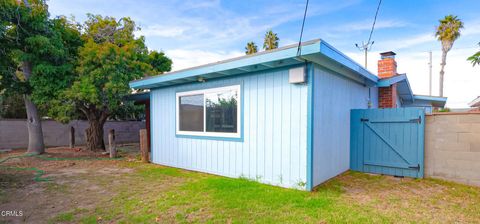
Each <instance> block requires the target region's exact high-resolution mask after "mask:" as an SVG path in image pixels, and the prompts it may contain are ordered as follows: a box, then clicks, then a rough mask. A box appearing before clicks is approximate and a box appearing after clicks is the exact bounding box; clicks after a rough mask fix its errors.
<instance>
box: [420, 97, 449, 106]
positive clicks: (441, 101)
mask: <svg viewBox="0 0 480 224" xmlns="http://www.w3.org/2000/svg"><path fill="white" fill-rule="evenodd" d="M413 98H414V99H415V100H414V103H417V102H429V103H431V104H432V106H434V107H445V104H446V103H447V97H440V96H424V95H413Z"/></svg>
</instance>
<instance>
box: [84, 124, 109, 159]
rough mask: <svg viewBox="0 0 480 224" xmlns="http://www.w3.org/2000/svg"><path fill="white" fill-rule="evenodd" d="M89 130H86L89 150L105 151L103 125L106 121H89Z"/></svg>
mask: <svg viewBox="0 0 480 224" xmlns="http://www.w3.org/2000/svg"><path fill="white" fill-rule="evenodd" d="M88 124H89V126H88V128H87V129H86V130H85V134H86V137H87V150H90V151H95V152H97V151H105V143H104V141H103V125H104V124H105V121H103V122H102V121H101V120H100V119H88Z"/></svg>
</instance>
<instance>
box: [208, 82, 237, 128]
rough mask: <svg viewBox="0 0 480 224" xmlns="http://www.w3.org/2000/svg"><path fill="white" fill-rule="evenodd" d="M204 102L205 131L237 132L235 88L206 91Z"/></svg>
mask: <svg viewBox="0 0 480 224" xmlns="http://www.w3.org/2000/svg"><path fill="white" fill-rule="evenodd" d="M205 102H206V105H205V107H206V129H207V130H206V131H207V132H228V133H236V132H237V113H238V111H237V108H238V107H237V104H238V92H237V90H225V91H221V92H214V93H208V94H206V95H205Z"/></svg>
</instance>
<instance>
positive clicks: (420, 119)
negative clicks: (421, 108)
mask: <svg viewBox="0 0 480 224" xmlns="http://www.w3.org/2000/svg"><path fill="white" fill-rule="evenodd" d="M410 122H411V123H419V124H421V123H422V116H418V118H414V119H410Z"/></svg>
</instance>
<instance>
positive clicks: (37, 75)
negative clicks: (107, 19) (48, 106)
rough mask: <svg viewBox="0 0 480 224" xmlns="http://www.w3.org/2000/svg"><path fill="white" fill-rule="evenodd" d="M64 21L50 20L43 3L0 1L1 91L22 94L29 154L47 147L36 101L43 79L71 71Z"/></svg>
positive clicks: (61, 75) (34, 1)
mask: <svg viewBox="0 0 480 224" xmlns="http://www.w3.org/2000/svg"><path fill="white" fill-rule="evenodd" d="M64 22H65V20H62V19H50V18H49V14H48V8H47V5H46V4H45V3H44V1H42V0H29V1H27V0H24V1H23V2H21V1H15V0H1V1H0V45H1V47H2V48H1V49H0V77H1V79H0V92H2V91H6V92H9V93H11V94H19V95H23V99H24V102H25V108H26V114H27V129H28V137H29V139H28V140H29V142H28V150H27V152H28V153H34V154H41V153H43V152H44V148H45V146H44V142H43V131H42V125H41V120H40V114H39V109H38V107H37V105H38V102H35V96H36V95H38V92H39V91H40V92H41V91H42V90H41V89H42V85H44V84H45V82H47V81H46V80H45V79H44V78H46V77H50V76H56V77H63V75H65V74H66V72H68V71H69V70H71V65H69V64H68V63H67V62H68V59H69V58H70V52H68V51H67V50H66V49H68V46H67V45H68V44H69V40H66V39H64V37H65V36H64V34H65V33H62V31H61V30H59V28H61V29H69V28H68V27H67V28H65V27H62V26H64V25H65V23H64ZM78 40H79V38H78ZM74 48H75V47H74ZM51 80H53V78H52V79H51ZM43 90H46V88H43ZM49 91H55V89H53V90H49Z"/></svg>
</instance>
